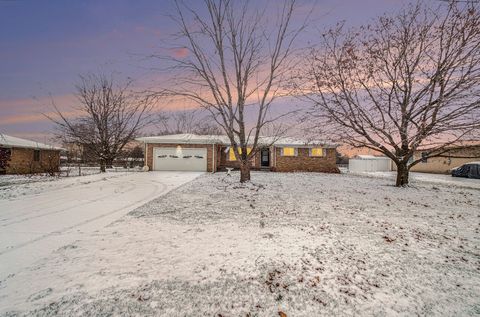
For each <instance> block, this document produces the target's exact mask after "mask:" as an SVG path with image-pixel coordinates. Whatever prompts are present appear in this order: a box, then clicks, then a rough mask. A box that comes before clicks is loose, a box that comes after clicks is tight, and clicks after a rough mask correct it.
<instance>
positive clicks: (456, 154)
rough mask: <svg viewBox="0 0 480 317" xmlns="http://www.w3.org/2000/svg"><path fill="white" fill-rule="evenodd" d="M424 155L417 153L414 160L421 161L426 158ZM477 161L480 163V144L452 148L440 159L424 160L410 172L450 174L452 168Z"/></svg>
mask: <svg viewBox="0 0 480 317" xmlns="http://www.w3.org/2000/svg"><path fill="white" fill-rule="evenodd" d="M422 153H423V152H422V151H417V152H415V153H414V157H413V160H418V159H421V158H422V156H425V154H422ZM475 161H480V145H479V144H472V145H461V146H452V147H450V148H449V150H448V151H447V152H445V153H443V154H442V155H441V156H439V157H432V158H425V159H422V160H421V161H420V162H419V163H418V164H416V165H415V166H413V167H412V168H411V169H410V171H412V172H423V173H437V174H448V173H450V170H451V169H452V168H455V167H458V166H460V165H463V164H465V163H469V162H475Z"/></svg>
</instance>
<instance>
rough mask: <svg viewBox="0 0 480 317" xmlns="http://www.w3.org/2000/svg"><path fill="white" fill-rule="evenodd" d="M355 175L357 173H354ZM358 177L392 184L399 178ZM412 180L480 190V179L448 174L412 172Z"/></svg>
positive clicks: (378, 174) (385, 175) (390, 174)
mask: <svg viewBox="0 0 480 317" xmlns="http://www.w3.org/2000/svg"><path fill="white" fill-rule="evenodd" d="M343 173H349V172H348V170H346V171H343ZM353 174H354V175H355V173H353ZM356 174H357V175H361V176H367V177H378V178H388V179H391V180H392V182H395V178H396V177H397V174H396V172H394V171H392V172H365V173H356ZM409 178H410V180H411V181H412V182H413V183H414V184H415V182H422V183H431V184H443V185H450V186H456V187H465V188H476V189H480V179H473V178H465V177H452V175H448V174H432V173H419V172H410V176H409Z"/></svg>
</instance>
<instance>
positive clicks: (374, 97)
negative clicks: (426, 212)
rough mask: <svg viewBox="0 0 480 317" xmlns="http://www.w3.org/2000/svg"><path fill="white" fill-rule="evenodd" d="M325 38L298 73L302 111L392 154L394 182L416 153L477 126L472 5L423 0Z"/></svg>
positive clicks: (477, 30)
mask: <svg viewBox="0 0 480 317" xmlns="http://www.w3.org/2000/svg"><path fill="white" fill-rule="evenodd" d="M323 39H324V41H323V46H322V47H321V48H319V49H315V50H313V51H312V52H311V53H312V54H311V55H310V56H309V58H308V61H309V62H308V70H307V71H306V72H304V73H303V74H302V76H300V77H299V78H300V79H301V81H302V82H303V84H301V85H299V86H300V87H302V88H303V89H304V91H303V92H304V93H305V96H306V97H307V98H308V99H309V100H310V101H312V102H313V104H314V107H313V109H312V111H310V112H309V116H307V117H308V118H309V120H314V121H315V124H316V126H317V127H321V128H322V129H321V130H322V131H323V132H324V133H328V134H330V135H331V136H333V137H334V138H335V139H336V140H342V141H344V142H346V143H348V144H350V145H353V146H355V147H367V148H370V149H374V150H376V151H378V152H381V153H383V154H384V155H386V156H388V157H389V158H391V159H392V161H393V162H394V163H395V164H396V167H397V180H396V185H397V186H404V185H407V184H408V177H409V170H410V168H411V167H413V166H415V165H416V164H417V163H419V162H420V161H422V159H423V160H424V159H426V158H429V157H435V156H439V155H442V153H444V152H445V151H446V150H447V149H448V147H449V146H450V145H452V144H455V143H459V142H460V141H465V140H468V139H469V138H471V137H472V136H473V135H474V134H475V133H478V129H479V127H480V15H479V10H478V5H475V4H473V3H458V2H456V1H451V2H449V3H448V4H446V5H441V6H440V7H439V8H434V9H431V8H428V7H427V6H425V5H424V4H423V3H421V2H420V3H417V4H416V5H409V6H407V7H406V8H405V9H404V10H403V11H401V12H399V13H398V14H394V15H386V16H382V17H380V18H378V19H377V20H376V21H375V22H374V23H373V24H371V25H367V26H363V27H361V28H360V29H351V30H345V28H344V27H343V26H342V25H339V26H338V27H337V28H335V29H333V30H330V31H329V32H327V33H326V34H324V36H323ZM416 151H423V152H424V153H423V157H420V158H417V157H415V156H414V153H415V152H416Z"/></svg>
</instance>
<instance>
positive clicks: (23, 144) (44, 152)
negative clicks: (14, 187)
mask: <svg viewBox="0 0 480 317" xmlns="http://www.w3.org/2000/svg"><path fill="white" fill-rule="evenodd" d="M61 150H62V149H61V148H57V147H53V146H50V145H47V144H43V143H39V142H35V141H30V140H25V139H20V138H17V137H13V136H9V135H5V134H0V151H1V153H2V157H3V159H2V162H1V164H0V174H29V173H53V172H56V171H58V170H59V167H60V151H61Z"/></svg>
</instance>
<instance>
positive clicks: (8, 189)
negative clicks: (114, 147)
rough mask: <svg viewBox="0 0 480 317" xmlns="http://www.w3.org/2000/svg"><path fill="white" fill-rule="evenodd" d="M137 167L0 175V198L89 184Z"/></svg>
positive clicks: (84, 168) (132, 170)
mask: <svg viewBox="0 0 480 317" xmlns="http://www.w3.org/2000/svg"><path fill="white" fill-rule="evenodd" d="M135 171H138V170H135V169H129V170H127V169H123V168H117V169H114V168H112V169H108V170H107V172H106V173H100V168H99V167H82V169H81V171H80V173H79V172H78V168H72V169H70V170H68V172H67V168H62V172H61V174H60V175H59V176H50V175H48V174H43V173H39V174H26V175H17V174H15V175H0V199H13V198H16V197H19V196H24V195H31V194H38V193H41V192H44V191H46V190H53V189H57V188H64V187H71V186H78V185H82V184H89V183H91V182H96V181H99V180H104V179H109V178H116V177H120V176H123V175H126V173H127V172H135ZM79 174H81V175H80V176H79Z"/></svg>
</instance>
